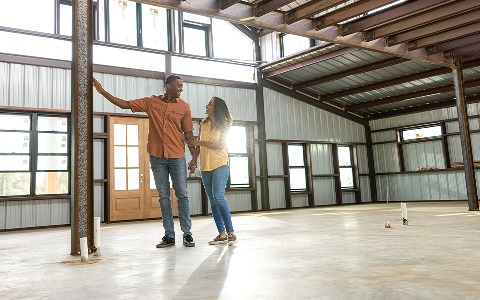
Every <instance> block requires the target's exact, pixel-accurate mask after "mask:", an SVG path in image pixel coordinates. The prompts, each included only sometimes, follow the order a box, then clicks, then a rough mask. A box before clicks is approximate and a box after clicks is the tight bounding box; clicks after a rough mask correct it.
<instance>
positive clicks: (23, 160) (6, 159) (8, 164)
mask: <svg viewBox="0 0 480 300" xmlns="http://www.w3.org/2000/svg"><path fill="white" fill-rule="evenodd" d="M0 161H1V162H2V163H0V171H28V170H30V156H28V155H0Z"/></svg>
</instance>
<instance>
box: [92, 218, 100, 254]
mask: <svg viewBox="0 0 480 300" xmlns="http://www.w3.org/2000/svg"><path fill="white" fill-rule="evenodd" d="M93 225H94V227H93V247H94V253H93V255H95V256H100V255H101V253H100V217H94V218H93Z"/></svg>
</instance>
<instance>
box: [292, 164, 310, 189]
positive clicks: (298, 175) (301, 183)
mask: <svg viewBox="0 0 480 300" xmlns="http://www.w3.org/2000/svg"><path fill="white" fill-rule="evenodd" d="M290 189H291V190H306V189H307V179H306V177H305V168H290Z"/></svg>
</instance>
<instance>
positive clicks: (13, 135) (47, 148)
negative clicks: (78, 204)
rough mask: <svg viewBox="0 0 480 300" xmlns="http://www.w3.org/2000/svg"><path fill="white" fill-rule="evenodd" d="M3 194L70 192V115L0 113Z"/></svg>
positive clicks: (23, 194)
mask: <svg viewBox="0 0 480 300" xmlns="http://www.w3.org/2000/svg"><path fill="white" fill-rule="evenodd" d="M0 138H2V140H3V141H6V140H8V141H9V143H2V144H0V159H1V161H2V164H1V166H0V196H28V195H31V196H34V195H47V194H48V195H53V194H68V192H69V186H70V184H69V158H68V152H69V151H68V149H69V134H68V117H64V116H48V115H38V114H31V115H30V114H29V115H26V114H0Z"/></svg>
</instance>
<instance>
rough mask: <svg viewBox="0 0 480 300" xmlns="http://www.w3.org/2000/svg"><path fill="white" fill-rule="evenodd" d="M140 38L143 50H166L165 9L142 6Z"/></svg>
mask: <svg viewBox="0 0 480 300" xmlns="http://www.w3.org/2000/svg"><path fill="white" fill-rule="evenodd" d="M142 38H143V47H145V48H153V49H160V50H168V41H167V10H166V9H165V8H163V7H158V6H152V5H147V4H142Z"/></svg>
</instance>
